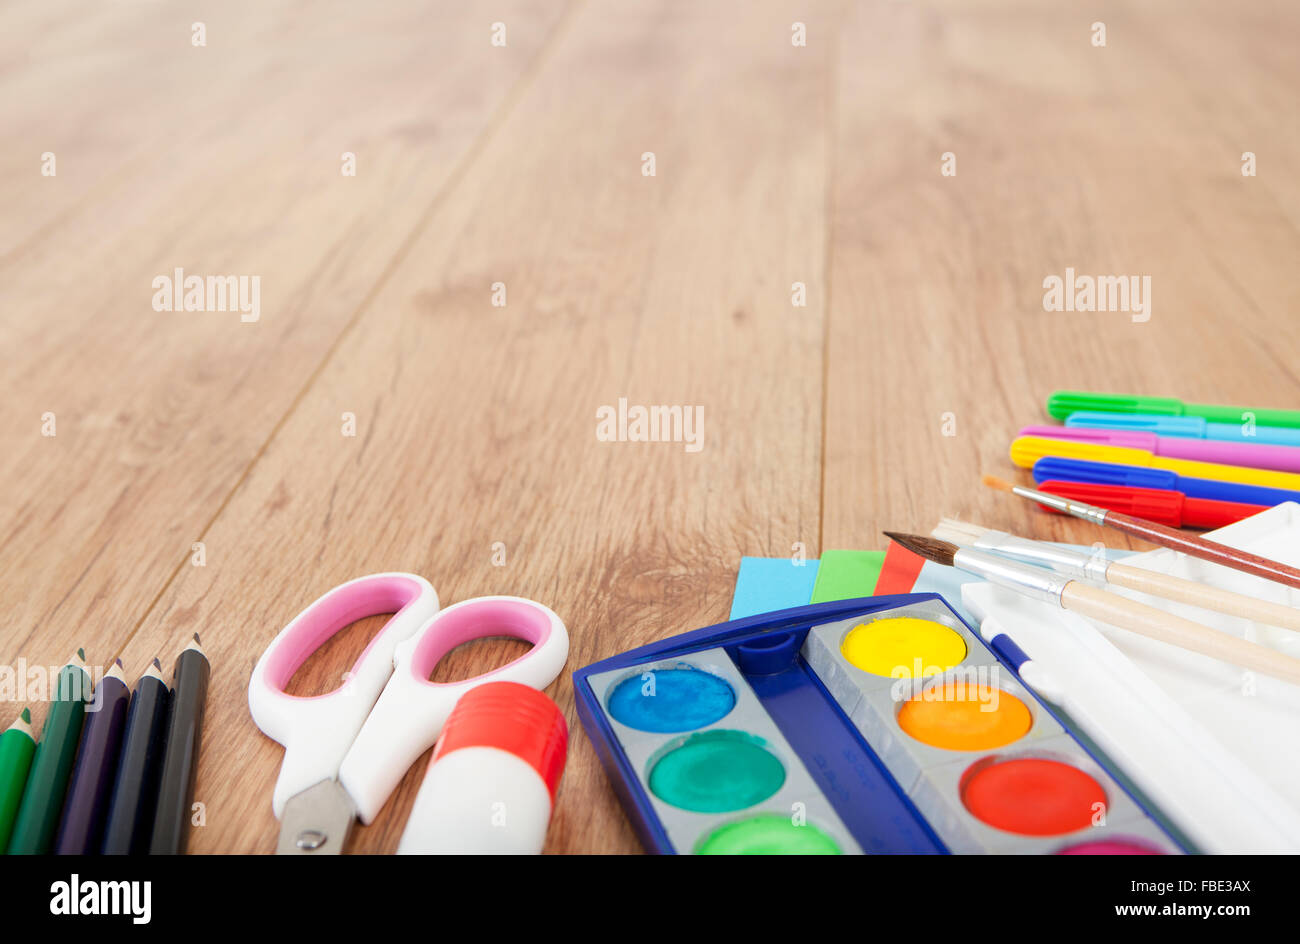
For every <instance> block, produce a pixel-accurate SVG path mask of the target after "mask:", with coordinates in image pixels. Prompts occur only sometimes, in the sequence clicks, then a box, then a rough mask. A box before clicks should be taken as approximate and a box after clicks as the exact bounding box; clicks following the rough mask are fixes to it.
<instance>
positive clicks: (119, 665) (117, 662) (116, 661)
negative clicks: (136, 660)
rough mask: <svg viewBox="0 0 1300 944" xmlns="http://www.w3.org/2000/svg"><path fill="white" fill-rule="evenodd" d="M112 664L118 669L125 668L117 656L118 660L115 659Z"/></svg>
mask: <svg viewBox="0 0 1300 944" xmlns="http://www.w3.org/2000/svg"><path fill="white" fill-rule="evenodd" d="M113 664H114V665H115V666H117V667H118V668H119V669H124V668H126V666H124V665H123V664H122V659H121V657H120V656H119V657H118V658H116V659H114V660H113Z"/></svg>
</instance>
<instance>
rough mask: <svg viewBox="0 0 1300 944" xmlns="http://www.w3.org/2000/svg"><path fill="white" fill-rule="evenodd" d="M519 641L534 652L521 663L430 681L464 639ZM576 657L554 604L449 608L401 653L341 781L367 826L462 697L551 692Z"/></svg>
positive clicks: (484, 601) (502, 602) (501, 600)
mask: <svg viewBox="0 0 1300 944" xmlns="http://www.w3.org/2000/svg"><path fill="white" fill-rule="evenodd" d="M485 636H514V637H516V638H519V639H523V640H524V641H526V642H530V643H532V644H533V648H532V649H531V650H529V651H528V652H527V653H525V654H524V655H522V656H520V657H519V658H518V659H515V660H514V661H513V662H510V663H508V664H507V665H504V666H502V667H501V668H499V669H494V670H493V671H491V672H485V673H484V674H482V675H476V676H474V677H473V678H470V679H465V680H463V681H459V682H450V683H445V684H444V683H438V682H431V681H429V676H430V675H432V674H433V670H434V667H435V666H437V664H438V660H440V659H441V658H442V657H443V656H444V655H446V654H447V653H448V652H450V651H451V650H452V649H455V648H456V647H457V646H459V645H460V644H461V643H463V642H468V641H469V640H471V639H481V638H483V637H485ZM568 657H569V635H568V633H567V632H566V631H565V628H564V623H563V622H562V621H561V620H560V618H559V617H558V616H556V615H555V613H554V612H552V611H551V609H550V608H549V607H545V606H543V605H542V604H540V603H536V602H534V601H532V600H525V599H523V598H522V597H508V596H492V597H477V598H475V599H472V600H465V601H464V602H463V603H457V604H455V605H453V606H449V607H447V608H446V609H445V610H443V611H442V612H440V613H438V614H437V615H436V616H433V617H432V618H431V619H429V620H428V622H427V623H426V625H424V626H422V627H421V628H420V629H419V630H417V631H416V633H415V634H414V635H413V636H410V637H409V638H408V639H406V640H405V641H404V642H402V643H400V644H399V645H398V647H397V651H396V655H395V658H396V662H397V667H396V671H394V673H393V677H392V679H390V680H389V682H388V685H387V687H386V688H385V689H384V691H383V693H382V694H381V695H380V696H379V701H378V702H377V703H376V704H375V706H374V708H373V710H372V711H371V712H370V717H369V718H367V719H366V721H365V724H364V725H363V726H362V728H361V732H360V733H359V734H358V735H357V737H356V741H355V742H354V743H353V745H352V749H351V750H349V751H348V752H347V755H346V756H345V757H344V758H343V762H342V764H341V765H340V766H339V783H340V784H342V786H343V789H344V790H346V791H347V793H348V796H350V797H351V798H352V801H353V802H354V803H355V804H356V807H357V815H358V816H359V817H360V818H361V821H362V822H364V823H369V822H371V820H373V819H374V818H375V816H376V814H378V812H379V811H380V809H381V808H382V807H383V805H384V802H385V801H386V800H387V799H388V796H389V794H391V793H392V792H393V788H394V787H396V786H397V783H398V781H400V780H401V779H402V776H403V775H404V774H405V773H406V771H407V770H408V769H409V768H410V766H411V764H413V763H415V760H416V759H417V758H418V757H419V756H420V755H421V754H423V753H424V752H425V751H427V750H428V749H429V748H430V747H432V746H433V744H434V742H435V741H437V740H438V735H439V734H440V733H441V732H442V726H443V724H444V723H445V722H446V720H447V716H448V715H449V714H451V710H452V708H454V707H455V706H456V702H457V701H458V700H459V699H460V696H461V695H463V694H465V692H467V691H469V690H470V689H471V688H474V687H475V686H478V685H482V684H483V683H484V682H520V683H522V684H524V685H528V686H530V687H532V688H536V689H543V688H545V687H546V686H547V685H550V684H551V682H553V681H555V679H556V677H557V676H558V675H559V674H560V671H561V670H562V669H563V668H564V663H565V661H566V660H567V659H568Z"/></svg>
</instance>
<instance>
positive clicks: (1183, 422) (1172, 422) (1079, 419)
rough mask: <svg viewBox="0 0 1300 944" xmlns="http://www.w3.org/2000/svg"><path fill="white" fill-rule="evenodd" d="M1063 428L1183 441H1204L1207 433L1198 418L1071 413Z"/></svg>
mask: <svg viewBox="0 0 1300 944" xmlns="http://www.w3.org/2000/svg"><path fill="white" fill-rule="evenodd" d="M1065 425H1066V426H1076V427H1079V428H1081V429H1123V430H1138V431H1139V432H1143V433H1155V434H1156V435H1157V436H1178V437H1181V438H1183V439H1204V438H1205V435H1206V432H1207V429H1206V427H1207V424H1206V422H1205V420H1204V419H1203V418H1201V417H1199V416H1156V415H1155V414H1153V413H1095V412H1090V411H1087V410H1080V411H1079V412H1078V413H1071V414H1070V416H1069V417H1068V418H1067V419H1066V421H1065Z"/></svg>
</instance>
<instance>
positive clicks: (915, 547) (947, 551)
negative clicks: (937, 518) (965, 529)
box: [885, 531, 958, 567]
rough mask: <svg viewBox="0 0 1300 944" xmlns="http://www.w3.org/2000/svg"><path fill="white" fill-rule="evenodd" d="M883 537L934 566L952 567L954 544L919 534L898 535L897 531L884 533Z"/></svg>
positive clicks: (955, 547)
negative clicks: (933, 563)
mask: <svg viewBox="0 0 1300 944" xmlns="http://www.w3.org/2000/svg"><path fill="white" fill-rule="evenodd" d="M885 537H887V538H889V539H890V540H891V541H894V542H895V543H897V544H898V545H899V546H900V547H902V548H904V549H906V550H909V551H911V552H912V553H913V554H916V555H919V556H920V557H924V558H925V559H926V560H932V561H934V562H935V563H936V564H943V565H944V566H945V567H951V566H952V561H953V556H954V555H955V554H956V553H957V550H958V548H957V545H956V544H949V543H948V542H947V541H940V540H938V539H937V538H927V537H924V536H922V535H920V534H899V533H898V532H897V531H886V532H885Z"/></svg>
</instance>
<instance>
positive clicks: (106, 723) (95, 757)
mask: <svg viewBox="0 0 1300 944" xmlns="http://www.w3.org/2000/svg"><path fill="white" fill-rule="evenodd" d="M130 700H131V690H130V689H129V688H127V687H126V682H124V681H122V660H121V659H118V660H117V661H116V662H115V663H113V665H112V666H111V667H110V668H109V670H108V672H107V673H106V674H105V675H104V677H103V678H102V679H100V680H99V685H98V687H97V688H96V689H95V697H94V698H93V699H92V700H91V702H90V704H89V705H87V706H86V723H85V725H84V726H83V727H82V729H81V746H80V747H79V748H78V749H77V762H76V765H75V766H74V767H73V768H72V780H71V782H70V783H69V784H68V796H67V799H65V800H64V801H63V819H62V821H61V822H60V823H59V838H58V839H57V840H56V841H55V843H54V851H55V852H56V853H57V854H59V855H87V854H89V853H93V852H98V851H99V842H100V837H101V835H102V833H103V830H104V815H105V814H106V813H107V812H108V798H109V794H110V793H111V792H112V790H113V777H114V774H116V772H117V762H118V757H119V748H120V747H121V745H122V728H123V725H124V724H125V723H126V708H127V704H128V703H129V702H130Z"/></svg>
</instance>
